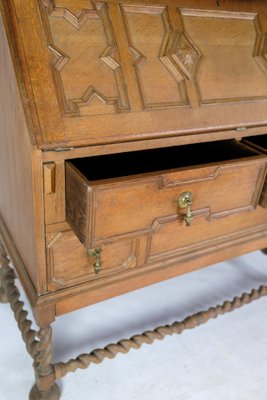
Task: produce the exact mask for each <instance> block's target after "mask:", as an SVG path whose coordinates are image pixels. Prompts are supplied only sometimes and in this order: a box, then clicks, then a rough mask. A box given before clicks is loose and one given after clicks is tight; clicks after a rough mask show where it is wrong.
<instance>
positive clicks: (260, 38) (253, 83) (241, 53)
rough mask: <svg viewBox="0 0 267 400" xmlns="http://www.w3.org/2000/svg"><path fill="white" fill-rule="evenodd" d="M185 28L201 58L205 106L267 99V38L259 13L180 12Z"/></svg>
mask: <svg viewBox="0 0 267 400" xmlns="http://www.w3.org/2000/svg"><path fill="white" fill-rule="evenodd" d="M181 14H182V17H183V23H184V28H185V31H186V32H187V34H188V35H189V36H190V38H191V39H192V40H193V42H194V43H195V44H196V46H197V47H198V48H199V50H200V52H201V54H202V59H201V63H200V66H199V71H198V85H199V91H200V97H201V102H202V103H218V102H239V101H244V100H245V101H249V100H251V99H257V98H258V99H262V98H267V76H266V72H267V69H266V64H267V63H266V58H265V57H266V52H265V50H266V46H264V42H265V36H264V35H263V34H262V31H261V27H260V24H259V21H258V17H257V15H256V14H249V13H237V12H227V13H225V12H224V13H223V12H209V11H198V10H181Z"/></svg>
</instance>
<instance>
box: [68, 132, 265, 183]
mask: <svg viewBox="0 0 267 400" xmlns="http://www.w3.org/2000/svg"><path fill="white" fill-rule="evenodd" d="M266 141H267V140H266ZM255 155H258V152H257V151H256V150H253V149H248V148H247V147H246V146H245V145H243V144H241V143H240V142H237V141H235V140H225V141H218V142H210V143H199V144H193V145H186V146H174V147H167V148H160V149H153V150H142V151H134V152H127V153H120V154H111V155H103V156H94V157H87V158H79V159H74V160H71V163H72V164H73V165H74V166H75V167H76V168H77V169H78V170H79V171H80V172H81V173H82V174H83V175H84V176H85V177H86V178H87V179H88V181H97V180H102V179H110V178H116V177H122V176H131V175H135V174H144V173H148V172H156V171H163V170H170V169H177V168H183V167H193V166H196V165H201V164H209V163H214V162H216V163H217V162H223V161H230V160H235V159H240V158H246V157H251V156H255Z"/></svg>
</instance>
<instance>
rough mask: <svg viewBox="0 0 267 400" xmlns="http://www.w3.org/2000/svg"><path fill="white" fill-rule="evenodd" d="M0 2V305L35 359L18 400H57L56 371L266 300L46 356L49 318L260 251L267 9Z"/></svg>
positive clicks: (156, 2)
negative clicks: (73, 354)
mask: <svg viewBox="0 0 267 400" xmlns="http://www.w3.org/2000/svg"><path fill="white" fill-rule="evenodd" d="M0 7H1V8H0V10H1V17H0V235H1V238H2V240H1V244H0V264H1V269H0V300H1V302H9V303H10V304H11V308H12V310H13V311H14V314H15V317H16V320H17V322H18V326H19V329H20V330H21V333H22V337H23V339H24V341H25V343H26V347H27V350H28V352H29V354H30V355H31V357H32V358H33V360H34V369H35V375H36V384H35V385H34V387H33V389H32V390H31V392H30V397H29V398H30V399H31V400H34V399H48V400H56V399H59V397H60V393H59V388H58V386H57V384H56V383H55V382H56V380H58V379H60V378H62V377H63V376H65V375H66V374H67V373H68V372H70V371H75V370H76V369H77V368H85V367H87V366H89V365H90V363H99V362H101V361H102V360H103V359H104V358H106V357H108V358H112V357H114V356H115V355H116V354H117V353H119V352H123V353H126V352H127V351H129V350H130V349H131V348H139V347H140V346H141V345H142V344H143V343H152V342H153V341H154V340H156V339H159V338H162V337H164V336H166V335H169V334H172V333H181V332H182V331H183V330H184V329H187V328H192V327H195V326H197V325H199V324H201V323H204V322H206V321H208V320H209V319H210V318H214V317H216V316H217V315H219V314H222V313H225V312H228V311H231V310H233V309H234V308H236V307H239V306H241V305H243V304H246V303H248V302H250V301H252V300H255V299H257V298H259V297H260V296H262V295H267V287H266V286H261V287H260V288H259V289H254V290H252V292H251V293H249V294H246V293H245V294H243V295H242V296H241V297H239V298H237V297H236V298H235V299H233V301H232V302H225V303H224V304H223V305H221V306H220V305H219V306H217V307H214V308H211V309H209V310H208V311H203V312H200V313H198V314H196V315H193V316H191V317H188V318H187V319H186V320H184V321H182V322H175V323H174V324H173V325H171V326H169V325H168V326H161V327H158V328H156V329H155V330H154V331H150V332H145V333H143V334H140V335H136V336H134V337H132V338H130V339H129V340H122V341H120V342H118V343H117V344H113V345H108V346H106V347H105V348H104V349H102V350H96V351H94V352H92V353H90V354H83V355H81V356H78V357H77V359H75V360H70V361H69V362H65V363H56V364H52V356H51V353H52V351H51V348H52V330H51V324H52V323H53V321H54V320H55V318H56V317H59V316H61V315H63V314H66V313H68V312H70V311H73V310H77V309H80V308H81V307H85V306H89V305H93V304H95V303H96V302H99V301H103V300H105V299H108V298H111V297H114V296H117V295H120V294H123V293H126V292H129V291H132V290H135V289H137V288H141V287H144V286H146V285H149V284H152V283H155V282H159V281H162V280H164V279H168V278H171V277H174V276H177V275H179V274H183V273H186V272H189V271H193V270H195V269H198V268H203V267H205V266H208V265H211V264H214V263H217V262H219V261H223V260H226V259H230V258H232V257H236V256H239V255H241V254H245V253H248V252H251V251H254V250H257V249H265V248H266V247H267V181H266V182H265V179H266V168H267V3H266V0H253V1H252V0H203V1H197V0H145V1H141V0H134V1H132V0H124V1H123V0H101V1H94V0H0ZM10 260H11V261H12V265H13V266H14V267H15V271H16V275H15V272H14V270H13V267H12V268H11V266H10ZM15 278H19V280H20V281H21V283H22V285H23V287H24V289H25V292H26V294H27V296H28V298H29V300H30V303H31V306H32V309H33V313H34V317H35V320H36V323H37V325H38V326H39V328H40V329H39V330H38V331H35V330H34V329H33V328H32V325H31V321H29V320H28V318H27V312H26V311H25V310H24V305H23V303H22V302H21V300H20V295H19V291H18V289H17V287H16V285H15Z"/></svg>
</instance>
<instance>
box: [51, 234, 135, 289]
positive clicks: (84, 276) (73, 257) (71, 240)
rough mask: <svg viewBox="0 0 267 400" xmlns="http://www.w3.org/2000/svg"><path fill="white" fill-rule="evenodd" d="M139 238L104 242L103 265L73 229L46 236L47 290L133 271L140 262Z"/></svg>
mask: <svg viewBox="0 0 267 400" xmlns="http://www.w3.org/2000/svg"><path fill="white" fill-rule="evenodd" d="M138 248H139V247H138V242H137V241H136V240H126V241H124V242H123V245H122V244H121V243H120V242H117V243H113V244H107V245H104V246H102V252H101V263H100V269H99V270H96V269H95V257H92V256H90V255H88V252H87V251H86V249H85V248H84V246H83V245H82V244H81V243H80V241H79V240H78V238H77V236H76V235H75V234H74V233H73V231H71V230H63V231H57V232H53V233H49V234H47V236H46V249H47V268H48V273H47V275H48V290H50V291H54V290H58V289H62V288H65V287H71V286H74V285H77V284H79V283H83V282H86V281H95V280H98V279H99V278H101V279H103V278H104V277H106V276H109V277H110V276H111V277H112V275H117V274H118V273H123V272H125V271H131V270H132V269H134V268H135V267H136V266H137V253H138Z"/></svg>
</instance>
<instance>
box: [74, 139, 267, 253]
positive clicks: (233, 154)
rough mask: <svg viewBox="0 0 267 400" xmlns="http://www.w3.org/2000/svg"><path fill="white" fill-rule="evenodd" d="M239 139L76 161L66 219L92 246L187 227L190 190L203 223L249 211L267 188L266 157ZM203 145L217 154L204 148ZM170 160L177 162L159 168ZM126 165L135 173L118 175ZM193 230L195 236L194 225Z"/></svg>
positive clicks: (83, 241) (127, 171)
mask: <svg viewBox="0 0 267 400" xmlns="http://www.w3.org/2000/svg"><path fill="white" fill-rule="evenodd" d="M240 146H241V145H239V144H238V143H237V142H221V143H215V144H213V145H209V146H208V145H205V147H203V145H201V146H197V145H194V146H192V147H184V148H182V149H181V148H171V149H167V150H161V151H156V152H155V151H150V152H149V151H148V152H146V153H137V154H136V153H129V154H127V155H126V156H124V155H118V156H111V157H110V158H108V157H106V158H101V157H99V158H94V159H92V158H88V159H87V160H86V159H83V160H78V161H76V162H74V163H69V164H68V165H67V167H66V192H67V220H68V222H69V223H70V225H71V226H72V228H73V230H74V232H75V233H76V235H77V236H78V237H79V239H80V240H81V242H82V243H84V245H85V247H86V248H87V249H92V248H96V247H101V245H102V244H105V243H109V242H111V241H114V240H122V239H125V238H128V239H130V238H131V239H133V238H138V237H141V236H145V235H151V237H153V235H155V234H157V233H158V232H159V231H160V230H161V228H162V226H164V225H165V224H168V223H171V222H172V221H173V222H174V224H173V225H175V224H176V225H177V226H179V228H181V227H182V226H183V225H184V222H183V218H184V213H185V211H184V210H182V209H180V210H179V208H178V204H177V199H178V197H179V195H181V194H182V193H184V192H187V191H189V192H192V194H193V205H192V209H193V216H194V217H195V221H196V223H197V220H198V218H199V217H202V218H203V217H205V219H206V220H207V221H210V220H211V221H212V220H214V219H218V218H223V217H227V216H229V215H232V214H238V213H242V212H246V211H249V210H251V209H253V208H255V207H256V205H257V203H258V199H259V196H260V194H261V189H262V185H263V179H264V178H265V175H266V159H265V158H263V157H262V156H257V155H256V153H254V152H253V150H251V152H249V151H248V150H246V149H244V148H243V147H240ZM204 149H206V151H207V152H208V153H209V152H210V154H205V155H201V154H200V153H201V152H202V151H203V150H204ZM242 151H243V153H242ZM223 154H226V158H224V157H223ZM249 156H251V159H250V158H249ZM190 157H194V158H193V159H190ZM238 157H241V158H240V159H238ZM231 158H232V160H231ZM214 159H217V160H221V159H224V161H221V162H217V163H216V162H213V160H214ZM236 159H238V160H236ZM163 160H165V161H163ZM196 162H197V163H198V164H203V165H196V164H195V163H196ZM103 163H104V165H105V168H103V167H102V164H103ZM166 166H169V168H170V169H169V170H165V171H157V169H163V170H164V169H165V168H166ZM179 167H180V168H179ZM146 168H147V169H146ZM124 170H125V172H126V173H128V175H129V176H121V177H117V176H116V174H122V171H124ZM147 170H156V171H155V172H153V173H147ZM137 173H138V175H137ZM131 175H132V176H131ZM106 176H107V177H110V178H109V179H105V177H106ZM193 225H195V223H193ZM204 229H205V228H204ZM206 229H207V228H206ZM191 230H192V232H191V235H192V237H194V226H193V227H192V229H191Z"/></svg>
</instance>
